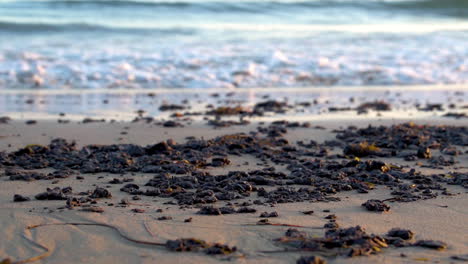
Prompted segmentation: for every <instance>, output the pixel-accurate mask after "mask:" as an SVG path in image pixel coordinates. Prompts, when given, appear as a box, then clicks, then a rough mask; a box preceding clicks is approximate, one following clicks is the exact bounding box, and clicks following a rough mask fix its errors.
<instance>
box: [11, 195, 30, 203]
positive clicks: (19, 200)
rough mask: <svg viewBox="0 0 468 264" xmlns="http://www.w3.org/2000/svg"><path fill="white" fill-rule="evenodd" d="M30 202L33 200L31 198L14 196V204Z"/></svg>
mask: <svg viewBox="0 0 468 264" xmlns="http://www.w3.org/2000/svg"><path fill="white" fill-rule="evenodd" d="M30 200H31V198H29V197H26V196H23V195H21V194H15V195H14V196H13V202H27V201H30Z"/></svg>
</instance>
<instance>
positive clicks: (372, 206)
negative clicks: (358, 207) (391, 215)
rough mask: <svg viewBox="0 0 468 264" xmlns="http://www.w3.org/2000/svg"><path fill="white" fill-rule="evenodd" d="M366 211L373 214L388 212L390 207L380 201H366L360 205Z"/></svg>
mask: <svg viewBox="0 0 468 264" xmlns="http://www.w3.org/2000/svg"><path fill="white" fill-rule="evenodd" d="M362 206H364V207H365V208H366V209H367V210H368V211H375V212H388V211H390V206H389V205H387V204H386V203H384V202H383V201H380V200H375V199H373V200H368V201H366V202H365V203H363V204H362Z"/></svg>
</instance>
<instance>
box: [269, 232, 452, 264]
mask: <svg viewBox="0 0 468 264" xmlns="http://www.w3.org/2000/svg"><path fill="white" fill-rule="evenodd" d="M413 237H414V233H413V232H412V231H410V230H404V229H399V228H393V229H391V230H390V231H389V232H388V233H387V235H385V236H378V235H374V234H368V233H367V232H366V231H365V230H364V228H362V227H360V226H355V227H349V228H335V229H328V230H327V231H326V232H325V236H324V237H317V236H311V235H309V234H307V233H306V232H303V231H299V230H297V229H288V230H287V231H286V233H285V236H283V237H281V238H278V239H276V241H277V242H278V243H279V244H281V245H283V246H286V248H287V249H290V248H294V249H297V250H300V251H307V252H317V253H318V254H325V255H326V256H332V255H335V256H345V257H355V256H368V255H372V254H378V253H380V252H381V250H382V249H383V248H391V247H409V246H418V247H425V248H430V249H437V250H443V249H445V248H446V247H447V244H445V243H444V242H440V241H433V240H419V241H417V242H415V243H412V242H411V240H412V239H413ZM306 263H307V262H306Z"/></svg>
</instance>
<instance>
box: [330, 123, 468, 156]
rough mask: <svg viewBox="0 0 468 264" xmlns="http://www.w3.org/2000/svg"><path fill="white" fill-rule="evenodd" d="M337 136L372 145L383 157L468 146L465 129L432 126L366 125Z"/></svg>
mask: <svg viewBox="0 0 468 264" xmlns="http://www.w3.org/2000/svg"><path fill="white" fill-rule="evenodd" d="M336 137H337V138H338V139H340V140H343V141H345V142H347V143H356V142H364V141H367V142H373V143H374V146H375V147H377V148H380V149H381V151H382V152H383V153H386V154H385V156H389V157H390V156H398V153H399V152H401V151H404V150H411V149H415V150H418V149H419V148H420V147H424V148H429V149H432V150H434V149H444V148H447V147H450V146H453V145H457V146H468V128H467V127H466V126H446V125H439V126H431V125H416V124H414V123H404V124H399V125H392V126H368V127H367V128H360V129H356V128H349V129H345V130H341V131H339V132H338V134H337V135H336Z"/></svg>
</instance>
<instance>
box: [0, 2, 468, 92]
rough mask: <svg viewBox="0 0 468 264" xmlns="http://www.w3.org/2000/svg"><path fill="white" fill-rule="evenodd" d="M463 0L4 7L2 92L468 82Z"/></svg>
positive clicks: (0, 14)
mask: <svg viewBox="0 0 468 264" xmlns="http://www.w3.org/2000/svg"><path fill="white" fill-rule="evenodd" d="M467 39H468V2H466V1H464V0H444V1H441V0H309V1H305V0H275V1H272V0H243V1H234V0H229V1H217V0H138V1H137V0H107V1H106V0H101V1H98V0H39V1H31V0H6V1H5V0H0V87H2V88H12V89H16V88H32V87H39V88H56V89H67V88H73V89H74V88H90V89H97V88H113V87H120V88H121V87H133V88H156V87H158V88H161V87H163V88H214V87H218V88H219V87H223V88H235V87H297V86H320V85H321V86H338V85H339V86H342V85H346V86H350V85H398V84H439V83H443V84H460V83H467V82H468V60H466V58H467V56H468V46H467V45H466V40H467Z"/></svg>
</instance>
